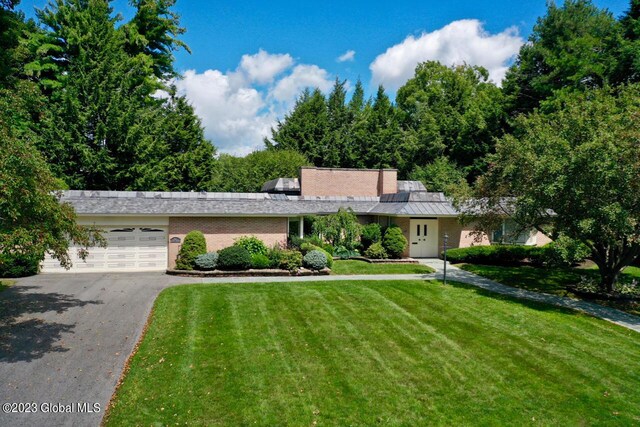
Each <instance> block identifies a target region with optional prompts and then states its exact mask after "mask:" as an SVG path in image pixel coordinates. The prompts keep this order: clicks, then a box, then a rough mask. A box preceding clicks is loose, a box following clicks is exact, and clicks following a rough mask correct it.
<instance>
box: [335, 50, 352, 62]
mask: <svg viewBox="0 0 640 427" xmlns="http://www.w3.org/2000/svg"><path fill="white" fill-rule="evenodd" d="M355 58H356V51H355V50H348V51H346V52H345V53H343V54H342V55H340V56H338V58H337V59H336V61H338V62H347V61H353V60H354V59H355Z"/></svg>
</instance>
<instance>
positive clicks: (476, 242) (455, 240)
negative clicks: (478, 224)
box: [438, 218, 491, 248]
mask: <svg viewBox="0 0 640 427" xmlns="http://www.w3.org/2000/svg"><path fill="white" fill-rule="evenodd" d="M438 225H439V228H440V236H439V238H438V245H439V247H442V245H443V244H444V242H443V240H442V239H443V236H444V233H447V234H449V244H448V245H447V246H448V247H450V248H468V247H469V246H481V245H490V244H491V242H490V241H489V237H488V236H487V235H486V234H483V235H482V236H480V239H478V237H477V236H476V235H475V234H471V232H472V231H473V226H472V225H465V226H462V225H461V224H460V222H459V221H458V219H457V218H440V220H439V224H438Z"/></svg>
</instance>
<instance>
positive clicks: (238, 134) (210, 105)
mask: <svg viewBox="0 0 640 427" xmlns="http://www.w3.org/2000/svg"><path fill="white" fill-rule="evenodd" d="M293 65H294V61H293V59H292V58H291V56H290V55H288V54H283V55H271V54H269V53H267V52H265V51H263V50H260V51H259V52H258V53H257V54H255V55H244V56H243V57H242V60H241V61H240V64H239V65H238V67H237V69H236V70H234V71H228V72H226V73H223V72H221V71H219V70H207V71H205V72H203V73H197V72H196V71H195V70H188V71H186V72H184V73H183V78H182V79H181V80H178V81H176V82H175V83H176V87H177V88H178V91H179V93H180V94H184V95H186V97H187V99H188V100H189V102H190V103H191V105H193V107H194V110H195V112H196V114H197V115H198V116H199V117H200V119H201V120H202V125H203V126H204V130H205V136H206V137H207V138H209V139H210V140H211V141H212V142H213V143H214V144H215V145H216V147H218V149H219V151H220V152H223V153H230V154H235V155H245V154H248V153H250V152H252V151H254V150H256V149H260V148H262V147H263V139H264V137H267V136H271V131H270V129H271V127H272V126H274V125H275V123H276V120H277V119H278V118H281V117H282V116H283V115H284V114H285V113H286V112H288V111H289V109H290V108H291V107H292V106H293V103H294V101H295V98H296V97H297V96H298V94H299V93H300V91H302V90H303V89H304V88H306V87H319V88H320V89H321V90H323V91H327V90H328V89H330V88H331V84H332V81H331V80H330V78H329V77H330V76H329V73H328V72H327V71H326V70H324V69H322V68H320V67H318V66H316V65H305V64H300V65H296V66H295V67H294V66H293ZM265 84H268V87H264V85H265Z"/></svg>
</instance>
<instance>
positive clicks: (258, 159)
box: [211, 150, 309, 192]
mask: <svg viewBox="0 0 640 427" xmlns="http://www.w3.org/2000/svg"><path fill="white" fill-rule="evenodd" d="M308 165H309V161H308V160H307V158H306V157H305V156H304V155H303V154H300V153H299V152H297V151H292V150H279V151H277V152H276V151H255V152H253V153H251V154H249V155H247V156H246V157H235V156H231V155H229V154H221V155H220V158H219V159H218V162H217V165H216V169H215V172H214V174H213V180H212V183H211V188H213V189H214V190H215V191H238V192H257V191H261V189H262V185H263V184H264V183H265V182H267V181H270V180H272V179H276V178H281V177H291V178H294V177H297V176H298V172H299V169H300V167H301V166H308Z"/></svg>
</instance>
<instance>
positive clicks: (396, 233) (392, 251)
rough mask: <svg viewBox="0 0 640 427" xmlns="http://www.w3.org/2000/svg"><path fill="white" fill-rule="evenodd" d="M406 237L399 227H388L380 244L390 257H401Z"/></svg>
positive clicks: (405, 247) (406, 243)
mask: <svg viewBox="0 0 640 427" xmlns="http://www.w3.org/2000/svg"><path fill="white" fill-rule="evenodd" d="M408 244H409V243H408V242H407V238H406V237H404V234H402V230H401V229H400V227H389V228H387V231H386V232H385V233H384V237H383V238H382V246H383V247H384V249H385V250H386V251H387V254H389V256H390V257H391V258H402V254H403V253H404V251H405V249H407V245H408Z"/></svg>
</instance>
